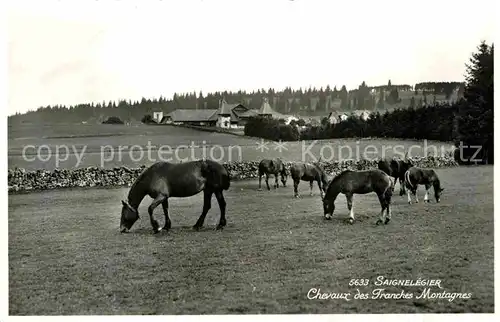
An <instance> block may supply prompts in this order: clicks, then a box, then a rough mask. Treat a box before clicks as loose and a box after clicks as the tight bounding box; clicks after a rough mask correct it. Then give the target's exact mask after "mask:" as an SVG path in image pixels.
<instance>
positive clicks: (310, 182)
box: [309, 181, 314, 196]
mask: <svg viewBox="0 0 500 322" xmlns="http://www.w3.org/2000/svg"><path fill="white" fill-rule="evenodd" d="M313 185H314V181H309V187H310V188H311V192H310V193H309V195H310V196H312V195H313Z"/></svg>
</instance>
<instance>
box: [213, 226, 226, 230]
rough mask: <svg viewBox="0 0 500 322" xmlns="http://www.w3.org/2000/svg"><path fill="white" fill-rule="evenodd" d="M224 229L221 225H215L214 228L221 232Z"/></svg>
mask: <svg viewBox="0 0 500 322" xmlns="http://www.w3.org/2000/svg"><path fill="white" fill-rule="evenodd" d="M223 229H224V226H221V225H217V227H215V230H223Z"/></svg>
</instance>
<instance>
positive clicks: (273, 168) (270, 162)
mask: <svg viewBox="0 0 500 322" xmlns="http://www.w3.org/2000/svg"><path fill="white" fill-rule="evenodd" d="M271 174H273V175H274V179H275V180H274V188H275V189H277V188H278V187H279V184H278V175H281V183H282V184H283V187H286V179H287V171H286V168H285V165H284V164H283V161H281V159H280V158H277V159H264V160H262V161H260V163H259V190H262V185H261V184H262V176H263V175H265V176H266V178H265V180H266V185H267V190H271V188H270V187H269V176H270V175H271Z"/></svg>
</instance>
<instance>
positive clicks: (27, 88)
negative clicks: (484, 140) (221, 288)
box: [8, 0, 495, 114]
mask: <svg viewBox="0 0 500 322" xmlns="http://www.w3.org/2000/svg"><path fill="white" fill-rule="evenodd" d="M493 5H494V1H489V0H488V1H485V0H475V1H473V2H471V1H444V0H441V1H438V0H434V1H427V0H420V1H414V2H411V4H410V2H408V1H401V0H395V1H391V0H377V1H371V0H366V1H353V0H349V1H340V0H335V1H334V0H324V1H320V0H307V1H306V0H295V1H288V0H248V1H246V0H227V1H222V0H163V1H155V0H140V1H139V0H137V1H124V0H123V1H116V0H100V1H95V0H71V1H69V0H66V1H63V0H59V1H55V0H43V1H25V0H16V1H12V3H11V4H10V8H9V12H8V15H9V20H8V28H9V29H8V37H9V43H8V55H9V58H8V59H9V60H8V82H9V110H8V113H9V114H12V113H15V112H16V111H21V112H24V111H27V110H29V109H36V108H38V107H39V106H42V105H43V106H45V105H48V104H51V105H54V104H65V105H70V104H78V103H87V102H91V101H96V102H97V101H103V100H106V101H109V100H117V99H129V98H130V99H139V98H141V97H143V96H144V97H150V98H153V97H158V96H160V95H163V96H165V97H171V95H173V93H174V92H192V91H197V92H198V91H200V90H202V91H203V92H204V93H207V92H210V91H216V90H238V89H246V90H253V89H258V88H266V89H267V88H269V87H273V88H275V89H282V88H284V87H286V86H291V87H293V88H299V87H309V86H316V87H318V88H319V87H320V86H326V85H327V84H329V85H330V86H331V87H332V88H333V86H335V85H336V86H337V87H338V88H340V87H341V86H342V85H346V86H347V87H348V89H351V88H354V87H357V86H358V85H359V84H360V83H361V82H362V81H365V82H366V83H367V84H368V85H381V84H386V83H387V81H388V80H389V79H391V81H392V83H393V84H403V83H404V84H410V85H413V84H415V83H417V82H422V81H462V80H463V75H464V71H465V67H464V64H465V62H467V61H468V59H469V57H470V55H471V53H472V52H473V51H475V49H476V46H477V45H478V44H479V42H480V41H481V40H483V39H484V40H486V41H488V42H489V43H491V42H492V41H493V32H494V21H493V19H494V11H495V10H494V9H493V7H492V6H493Z"/></svg>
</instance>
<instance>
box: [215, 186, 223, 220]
mask: <svg viewBox="0 0 500 322" xmlns="http://www.w3.org/2000/svg"><path fill="white" fill-rule="evenodd" d="M215 198H217V202H218V203H219V208H220V220H219V224H218V225H217V229H222V228H224V226H226V200H225V199H224V195H223V194H222V190H221V191H216V192H215Z"/></svg>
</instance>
